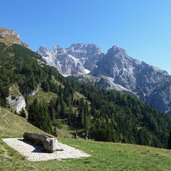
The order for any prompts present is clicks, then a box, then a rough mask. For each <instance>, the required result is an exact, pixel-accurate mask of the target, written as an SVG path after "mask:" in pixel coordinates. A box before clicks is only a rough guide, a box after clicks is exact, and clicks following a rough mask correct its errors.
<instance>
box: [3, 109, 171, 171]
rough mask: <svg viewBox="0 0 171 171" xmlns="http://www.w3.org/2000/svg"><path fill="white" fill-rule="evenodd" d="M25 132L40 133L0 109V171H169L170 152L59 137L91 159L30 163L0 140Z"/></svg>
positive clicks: (7, 111)
mask: <svg viewBox="0 0 171 171" xmlns="http://www.w3.org/2000/svg"><path fill="white" fill-rule="evenodd" d="M6 113H8V115H7V116H5V118H6V119H7V120H8V122H9V123H10V124H9V125H8V124H6V122H5V121H4V118H2V116H4V115H5V114H6ZM67 129H68V128H67ZM24 131H29V132H37V133H40V132H43V131H41V130H39V129H38V128H36V127H34V126H32V125H31V124H29V123H27V122H26V120H25V119H23V118H21V117H20V116H17V115H14V114H13V113H11V112H10V111H9V110H8V109H4V108H0V170H2V171H9V170H12V171H58V170H60V171H94V170H95V171H96V170H98V171H103V170H105V171H110V170H111V171H147V170H148V171H169V170H170V171H171V150H166V149H159V148H151V147H146V146H139V145H130V144H119V143H117V144H115V143H108V142H96V141H91V140H84V139H72V138H61V137H58V140H59V141H60V142H62V143H64V144H67V145H70V146H73V147H75V148H78V149H81V150H83V151H84V152H87V153H88V154H91V156H92V157H90V158H82V159H68V160H62V161H58V160H51V161H44V162H30V161H28V160H26V159H25V158H24V157H23V156H22V155H20V154H19V153H18V152H16V151H15V150H13V149H11V148H10V147H9V146H8V145H6V144H5V143H4V142H3V141H2V140H1V138H4V137H21V136H22V134H23V132H24ZM61 131H62V129H61Z"/></svg>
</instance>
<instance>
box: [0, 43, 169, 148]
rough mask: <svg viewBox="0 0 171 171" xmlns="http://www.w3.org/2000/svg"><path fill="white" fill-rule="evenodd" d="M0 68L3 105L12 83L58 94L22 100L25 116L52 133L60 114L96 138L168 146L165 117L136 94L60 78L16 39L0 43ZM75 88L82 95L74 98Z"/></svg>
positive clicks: (23, 88)
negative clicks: (46, 98)
mask: <svg viewBox="0 0 171 171" xmlns="http://www.w3.org/2000/svg"><path fill="white" fill-rule="evenodd" d="M0 70H1V72H0V93H1V105H3V106H5V105H6V97H7V96H8V94H9V92H8V88H9V86H10V85H12V84H14V83H15V84H17V85H18V86H19V89H20V92H21V93H22V94H23V95H24V96H25V97H26V98H27V96H29V95H30V92H32V91H33V90H35V89H36V88H37V87H41V88H42V89H43V91H44V92H54V93H55V94H57V98H55V99H52V100H51V101H50V102H49V103H47V102H45V101H40V99H35V100H34V101H33V103H32V104H27V110H28V113H29V115H28V121H29V122H31V123H32V124H34V125H35V126H37V127H39V128H41V129H43V130H45V131H47V132H49V133H53V134H55V133H56V129H58V128H59V127H60V123H59V119H65V120H67V123H68V125H70V126H72V127H73V128H75V129H77V130H79V129H81V130H85V131H89V133H90V137H91V138H93V139H95V140H101V141H113V142H124V143H136V144H144V145H150V146H155V147H169V145H168V144H169V143H168V142H170V139H169V132H170V131H171V119H170V117H169V116H167V115H165V114H162V113H160V112H158V111H156V110H154V109H152V108H150V107H149V106H148V105H147V104H145V103H143V102H141V101H139V100H138V99H137V98H136V97H132V96H131V95H122V94H119V93H116V92H112V91H107V90H104V89H102V88H98V87H95V86H92V85H90V84H86V83H79V82H75V81H73V80H72V79H71V78H64V77H62V76H61V75H60V74H59V73H58V72H57V71H56V69H54V68H52V67H49V66H46V65H45V64H44V63H43V61H42V60H41V58H40V56H39V55H38V54H37V53H34V52H32V51H31V50H29V49H27V48H24V47H22V46H20V45H13V46H11V47H8V48H6V46H5V45H4V44H2V43H0ZM56 81H57V82H58V83H56ZM76 93H77V94H78V93H79V94H81V96H80V97H79V98H76V97H75V94H76Z"/></svg>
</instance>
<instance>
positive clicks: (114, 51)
mask: <svg viewBox="0 0 171 171" xmlns="http://www.w3.org/2000/svg"><path fill="white" fill-rule="evenodd" d="M85 47H86V51H85ZM61 50H63V51H65V54H66V55H65V56H64V55H63V56H60V54H59V52H58V50H57V51H56V53H55V55H51V56H49V55H48V54H47V53H46V56H45V55H44V53H45V52H46V51H47V49H46V48H45V49H44V51H41V49H40V48H39V50H38V53H39V54H40V55H41V56H42V58H43V59H45V60H46V62H47V64H50V65H51V66H54V67H55V68H57V69H58V71H59V72H60V73H61V74H63V75H64V76H70V75H72V76H76V77H77V75H86V74H88V75H92V76H95V77H96V78H97V79H100V78H102V77H104V76H106V77H108V78H109V79H106V80H104V81H105V84H97V85H100V86H101V87H103V88H107V87H113V90H116V91H117V90H121V89H117V88H115V86H112V84H116V85H119V86H122V87H123V88H125V89H126V90H128V91H130V92H134V94H136V95H137V96H138V97H139V98H140V99H141V100H143V101H146V102H147V103H148V104H150V105H151V106H152V107H155V108H156V109H158V110H159V111H161V112H166V113H170V111H171V103H170V101H171V76H170V75H169V74H168V72H167V71H165V70H162V69H159V68H157V67H154V66H152V65H149V64H147V63H145V62H143V61H139V60H137V59H134V58H133V57H130V56H128V55H127V53H126V51H125V50H124V49H123V48H120V47H117V46H115V45H114V46H113V47H112V48H110V49H109V50H108V51H107V53H103V51H102V50H101V48H98V46H97V45H94V44H72V45H71V46H70V47H68V48H65V49H63V48H61ZM48 52H51V51H50V50H48ZM87 52H92V53H89V54H88V53H87ZM59 56H60V57H61V58H62V59H61V58H59ZM52 59H53V60H52ZM85 59H86V60H85ZM48 60H51V63H49V62H48ZM61 60H64V61H65V62H60V68H62V67H63V68H64V69H63V70H61V69H59V66H58V65H57V63H58V61H61ZM74 60H77V65H73V63H74V62H73V61H74ZM87 69H88V70H87ZM65 71H67V72H65ZM87 71H88V72H87ZM87 79H88V78H86V80H87ZM112 79H113V83H112V82H111V80H112ZM86 80H85V81H86ZM82 81H84V79H82ZM89 81H90V82H92V83H93V82H94V81H92V79H89ZM107 82H108V83H107ZM106 83H107V84H106ZM104 85H106V86H104ZM162 87H163V88H162ZM120 92H121V91H120Z"/></svg>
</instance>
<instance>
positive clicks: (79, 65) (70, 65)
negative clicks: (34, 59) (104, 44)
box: [38, 44, 103, 76]
mask: <svg viewBox="0 0 171 171" xmlns="http://www.w3.org/2000/svg"><path fill="white" fill-rule="evenodd" d="M38 53H39V54H40V55H41V56H42V57H43V59H44V60H45V61H46V62H47V64H48V65H50V66H53V67H55V68H57V69H58V71H59V72H60V73H61V74H62V75H63V76H70V75H73V74H88V73H89V72H90V71H91V70H93V69H94V68H95V67H97V66H96V63H97V61H98V60H99V58H101V57H102V56H103V53H102V52H101V50H100V48H98V47H97V46H96V45H93V44H73V45H71V46H70V47H69V48H66V49H64V48H62V47H60V46H58V45H55V46H54V47H53V48H52V50H48V49H47V48H45V47H40V48H39V50H38Z"/></svg>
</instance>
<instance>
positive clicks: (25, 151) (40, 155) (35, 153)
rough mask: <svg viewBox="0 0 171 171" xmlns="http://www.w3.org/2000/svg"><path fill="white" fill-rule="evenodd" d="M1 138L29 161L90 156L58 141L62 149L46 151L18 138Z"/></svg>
mask: <svg viewBox="0 0 171 171" xmlns="http://www.w3.org/2000/svg"><path fill="white" fill-rule="evenodd" d="M2 140H3V141H4V142H5V143H7V144H8V145H9V146H10V147H12V148H13V149H15V150H17V151H18V152H19V153H21V154H22V155H23V156H25V157H26V158H27V159H28V160H31V161H46V160H54V159H58V160H61V159H69V158H82V157H90V155H89V154H86V153H84V152H83V151H81V150H78V149H76V148H73V147H70V146H68V145H64V144H61V143H59V145H60V146H61V147H62V149H63V151H55V152H54V153H46V152H44V151H43V148H42V147H41V146H35V145H33V144H30V143H27V142H25V141H23V139H20V138H4V139H2Z"/></svg>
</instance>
